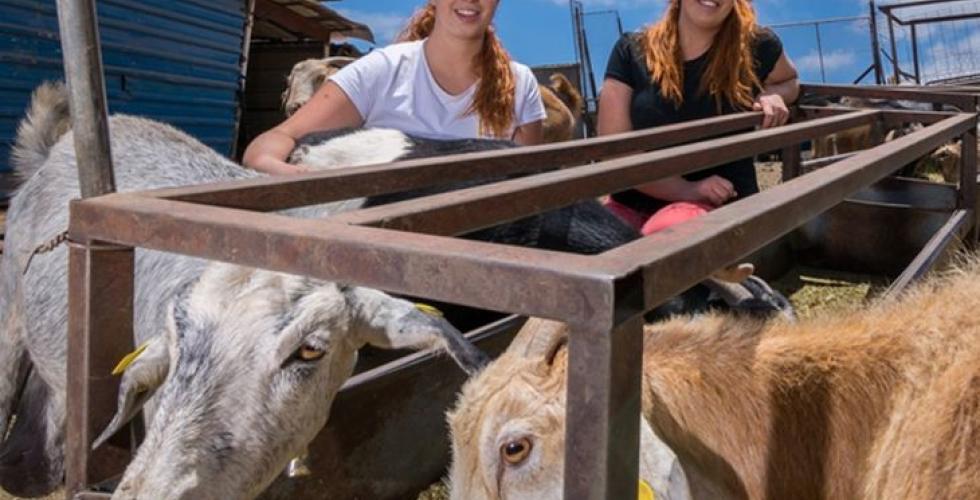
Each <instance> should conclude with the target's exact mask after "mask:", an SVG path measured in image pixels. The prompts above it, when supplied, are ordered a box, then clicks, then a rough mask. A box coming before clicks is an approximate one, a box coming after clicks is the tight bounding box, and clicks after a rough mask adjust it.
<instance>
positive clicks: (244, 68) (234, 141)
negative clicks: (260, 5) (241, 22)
mask: <svg viewBox="0 0 980 500" xmlns="http://www.w3.org/2000/svg"><path fill="white" fill-rule="evenodd" d="M254 28H255V0H248V2H247V3H246V5H245V26H244V33H243V34H242V55H241V66H240V67H239V68H238V81H239V82H240V83H241V90H240V91H239V92H236V93H235V98H236V99H237V100H238V102H236V103H235V104H236V106H235V127H234V128H233V129H232V136H231V151H229V152H228V155H229V156H230V157H231V158H238V141H239V139H241V138H240V137H239V135H240V134H239V132H241V128H242V113H243V111H244V109H245V106H244V102H245V92H246V91H247V90H248V89H246V88H245V86H246V81H247V78H246V75H247V74H248V62H249V55H250V54H249V52H250V51H251V47H252V30H253V29H254ZM239 159H240V158H239Z"/></svg>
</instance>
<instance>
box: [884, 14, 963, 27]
mask: <svg viewBox="0 0 980 500" xmlns="http://www.w3.org/2000/svg"><path fill="white" fill-rule="evenodd" d="M978 17H980V12H978V13H972V14H951V15H948V16H930V17H917V18H915V19H909V20H906V21H904V22H902V21H899V22H900V23H901V24H906V25H911V26H915V25H917V24H933V23H943V22H949V21H966V20H967V19H976V18H978Z"/></svg>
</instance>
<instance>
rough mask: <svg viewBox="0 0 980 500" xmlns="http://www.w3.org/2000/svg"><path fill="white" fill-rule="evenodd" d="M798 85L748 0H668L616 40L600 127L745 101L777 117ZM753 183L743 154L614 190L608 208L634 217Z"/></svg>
mask: <svg viewBox="0 0 980 500" xmlns="http://www.w3.org/2000/svg"><path fill="white" fill-rule="evenodd" d="M798 93H799V81H798V80H797V73H796V68H794V67H793V63H792V62H790V60H789V58H788V57H787V56H786V54H785V53H784V52H783V46H782V43H781V42H780V41H779V38H778V37H777V36H776V34H775V33H773V32H772V31H771V30H769V29H766V28H761V27H759V26H758V25H757V24H756V14H755V10H754V9H753V8H752V5H751V3H750V0H670V3H669V4H668V6H667V12H666V13H665V14H664V16H663V18H661V19H660V21H658V22H657V23H655V24H653V25H651V26H650V27H649V28H647V29H645V30H643V31H641V32H638V33H630V34H626V35H624V36H623V37H622V38H620V39H619V41H618V42H617V43H616V46H615V47H614V48H613V51H612V54H611V55H610V57H609V64H608V66H607V68H606V76H605V82H604V83H603V86H602V94H601V98H600V100H599V120H598V121H599V135H607V134H615V133H619V132H625V131H629V130H636V129H643V128H648V127H656V126H660V125H668V124H672V123H677V122H682V121H686V120H695V119H698V118H709V117H712V116H718V115H722V114H725V113H733V112H736V111H742V110H750V109H755V110H759V111H763V113H764V119H763V122H762V126H763V127H774V126H779V125H783V124H784V123H786V121H787V119H788V118H789V110H788V109H787V107H786V103H787V102H793V101H795V100H796V97H797V95H798ZM758 191H759V187H758V184H757V182H756V176H755V168H754V166H753V162H752V159H751V158H749V159H745V160H739V161H735V162H732V163H728V164H726V165H722V166H719V167H714V168H710V169H707V170H702V171H699V172H695V173H692V174H688V175H685V176H683V177H672V178H667V179H663V180H659V181H655V182H651V183H649V184H645V185H642V186H637V187H636V188H634V189H631V190H628V191H624V192H621V193H616V194H614V195H613V196H612V201H611V202H610V208H611V209H613V210H614V211H616V212H617V213H619V214H620V215H623V216H624V217H626V218H627V219H632V220H630V222H633V223H634V224H637V225H638V226H641V225H643V222H644V221H645V220H646V218H648V217H649V216H650V215H652V214H654V213H655V212H656V211H658V210H660V209H661V208H663V207H665V206H667V205H668V204H670V203H671V202H677V201H684V202H693V203H695V204H696V205H697V206H703V207H705V208H706V209H710V208H713V207H717V206H720V205H722V204H724V203H727V202H729V201H732V200H735V199H738V198H741V197H744V196H748V195H751V194H754V193H756V192H758ZM644 232H647V231H644Z"/></svg>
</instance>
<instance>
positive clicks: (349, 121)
mask: <svg viewBox="0 0 980 500" xmlns="http://www.w3.org/2000/svg"><path fill="white" fill-rule="evenodd" d="M363 122H364V119H363V118H362V117H361V114H360V112H358V111H357V107H355V106H354V103H352V102H351V100H350V99H349V98H348V97H347V94H345V93H344V91H343V90H341V88H340V87H339V86H338V85H337V84H336V83H334V82H332V81H327V82H326V83H324V84H323V85H322V86H321V87H320V89H319V90H317V91H316V93H315V94H313V97H312V98H310V100H309V101H308V102H307V103H306V104H304V105H303V106H302V107H300V108H299V109H298V110H297V111H296V113H294V114H293V115H292V116H290V117H289V118H288V119H287V120H286V121H284V122H282V123H280V124H279V125H277V126H276V127H275V128H272V129H270V130H268V131H266V132H264V133H263V134H261V135H259V136H258V137H256V138H255V139H254V140H253V141H252V142H251V144H249V145H248V148H246V149H245V154H244V156H243V157H242V163H243V164H244V165H245V166H246V167H249V168H253V169H255V170H258V171H260V172H266V173H269V174H294V173H299V172H306V171H309V168H308V167H305V166H303V165H290V164H289V163H286V158H287V157H288V156H289V153H290V152H292V150H293V148H294V147H296V141H297V140H298V139H299V138H301V137H303V136H304V135H306V134H308V133H310V132H315V131H318V130H331V129H337V128H343V127H358V126H360V125H361V124H362V123H363Z"/></svg>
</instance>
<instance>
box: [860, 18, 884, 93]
mask: <svg viewBox="0 0 980 500" xmlns="http://www.w3.org/2000/svg"><path fill="white" fill-rule="evenodd" d="M868 8H869V10H870V12H869V13H870V16H869V17H868V23H869V30H870V31H871V61H872V64H873V65H874V68H875V83H877V84H878V85H881V84H883V83H885V70H884V68H882V64H881V45H880V42H879V41H878V14H877V11H875V0H869V1H868ZM862 78H863V77H862Z"/></svg>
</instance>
